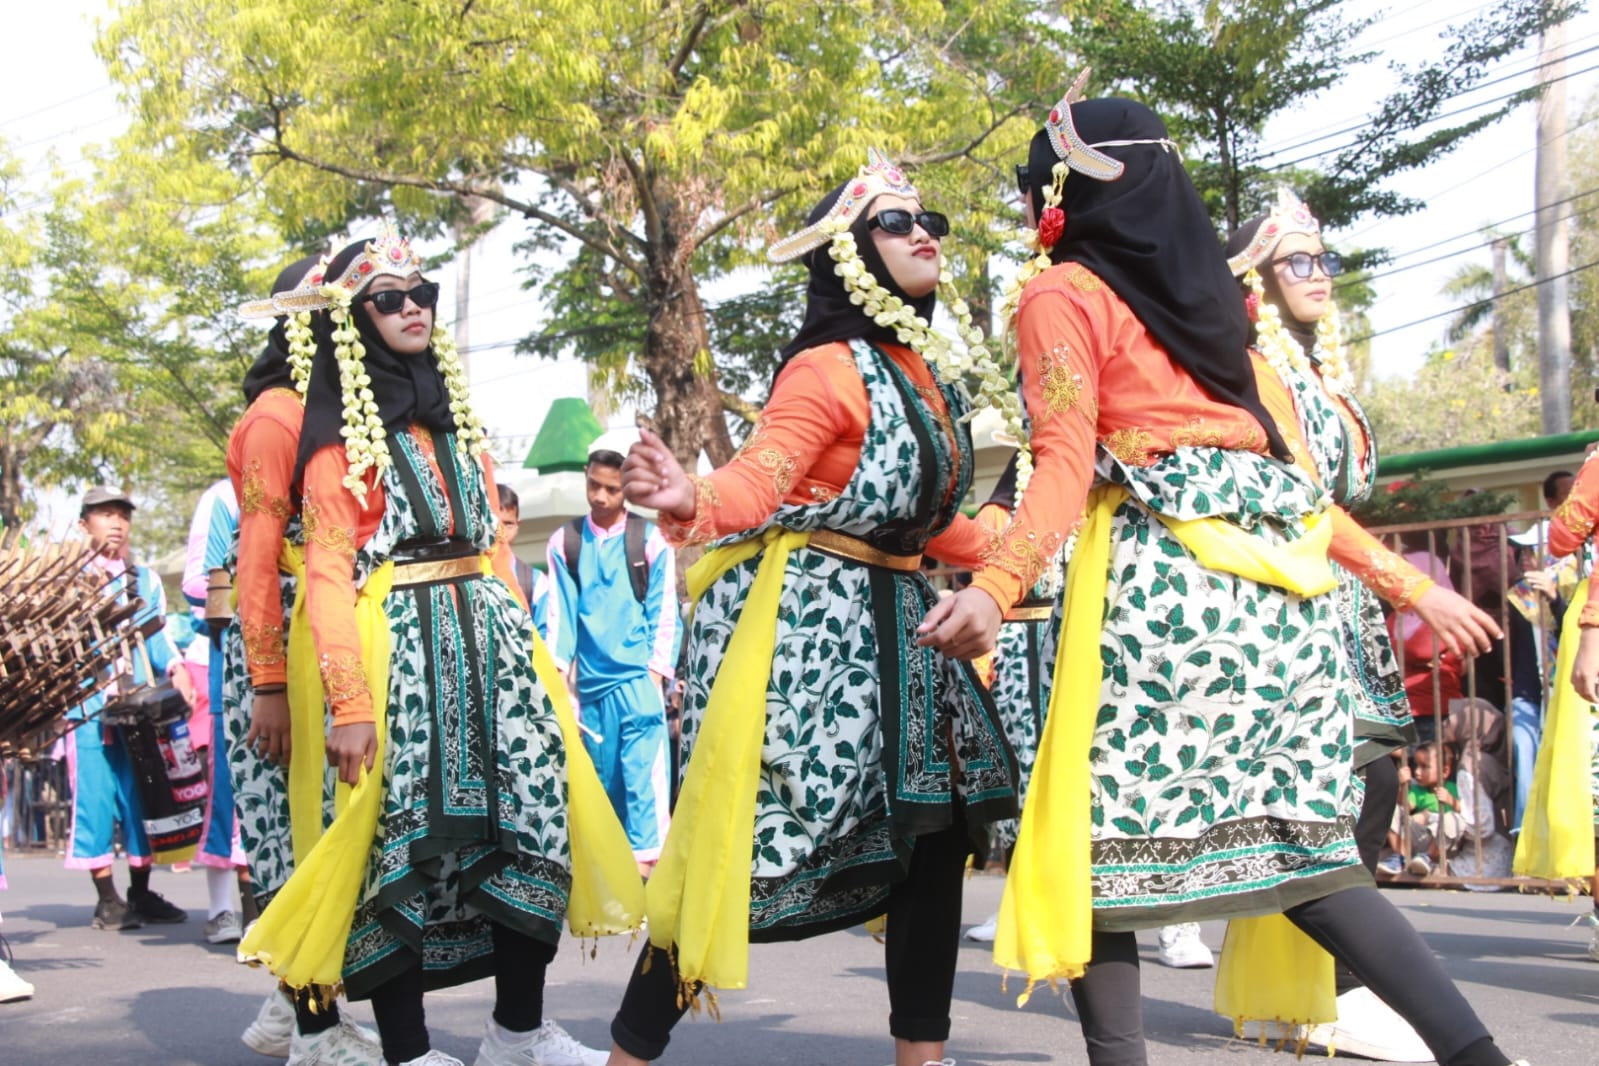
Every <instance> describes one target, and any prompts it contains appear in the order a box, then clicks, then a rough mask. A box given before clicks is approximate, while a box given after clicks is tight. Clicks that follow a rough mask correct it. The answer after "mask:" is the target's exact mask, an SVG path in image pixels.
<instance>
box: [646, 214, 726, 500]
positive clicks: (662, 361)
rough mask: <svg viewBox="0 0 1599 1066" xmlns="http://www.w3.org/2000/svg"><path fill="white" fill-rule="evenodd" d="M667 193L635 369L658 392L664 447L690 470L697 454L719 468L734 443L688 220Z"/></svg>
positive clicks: (658, 419) (651, 253) (649, 263)
mask: <svg viewBox="0 0 1599 1066" xmlns="http://www.w3.org/2000/svg"><path fill="white" fill-rule="evenodd" d="M669 197H670V193H667V192H664V191H661V192H658V193H657V196H656V199H655V202H656V204H657V205H658V206H659V207H660V208H661V215H660V239H659V240H658V241H656V242H652V245H651V247H650V250H649V259H648V261H647V267H646V274H645V278H644V291H645V299H646V300H647V301H648V302H647V304H646V309H647V311H648V313H649V325H648V326H646V327H645V331H644V351H643V354H642V355H641V356H640V359H639V362H640V363H641V364H642V365H643V368H644V374H645V376H646V377H648V378H649V382H650V387H651V388H652V389H653V390H654V391H655V423H656V429H657V430H658V431H659V433H660V434H661V439H662V440H663V441H665V442H666V446H667V447H668V448H670V449H672V454H673V455H675V456H677V459H678V461H679V462H681V463H682V464H683V466H684V468H685V469H687V470H693V469H694V465H695V463H696V461H697V460H698V458H699V453H700V450H701V449H704V451H705V454H706V456H708V457H709V458H710V460H711V462H712V463H713V464H714V465H716V466H721V465H722V464H723V463H725V462H727V461H728V460H729V459H731V458H732V457H733V438H732V436H731V434H729V433H728V430H727V419H726V418H725V417H724V416H723V414H722V399H721V393H720V392H719V391H718V389H717V387H716V378H715V368H714V367H713V366H712V363H711V359H710V358H709V354H708V353H709V352H710V347H711V341H710V333H709V331H708V330H707V329H706V326H705V306H704V304H703V303H701V301H700V290H699V286H698V284H697V283H696V282H695V280H694V274H693V271H692V270H691V269H690V262H691V260H692V258H693V248H692V246H691V243H690V242H691V241H692V237H691V236H690V234H689V232H688V228H689V226H690V225H691V224H692V219H691V218H689V217H688V215H687V213H686V212H681V213H680V212H679V211H677V210H676V207H677V205H676V204H675V203H674V202H672V201H671V200H670V198H669Z"/></svg>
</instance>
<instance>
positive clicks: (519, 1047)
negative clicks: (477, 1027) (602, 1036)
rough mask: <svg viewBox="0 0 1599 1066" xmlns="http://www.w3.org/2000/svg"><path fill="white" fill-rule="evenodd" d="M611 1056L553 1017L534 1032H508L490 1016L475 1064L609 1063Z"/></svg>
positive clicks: (557, 1065)
mask: <svg viewBox="0 0 1599 1066" xmlns="http://www.w3.org/2000/svg"><path fill="white" fill-rule="evenodd" d="M508 1037H511V1039H508ZM610 1057H611V1053H610V1052H609V1051H595V1050H594V1049H593V1048H587V1047H584V1046H583V1045H582V1044H579V1043H578V1042H577V1041H576V1040H574V1039H573V1038H572V1034H571V1033H568V1032H567V1031H566V1030H565V1029H562V1028H561V1025H560V1023H559V1022H556V1021H552V1020H551V1019H549V1018H546V1019H544V1024H543V1025H541V1026H539V1027H538V1028H537V1029H535V1030H533V1031H532V1032H531V1033H507V1032H506V1031H505V1030H504V1029H501V1028H500V1027H499V1026H498V1025H496V1024H495V1022H494V1019H493V1018H490V1019H489V1021H488V1024H487V1025H485V1026H484V1027H483V1043H481V1044H479V1045H478V1049H477V1060H476V1062H475V1063H474V1064H473V1066H605V1063H606V1062H607V1060H609V1059H610Z"/></svg>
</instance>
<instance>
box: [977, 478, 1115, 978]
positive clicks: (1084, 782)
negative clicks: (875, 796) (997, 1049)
mask: <svg viewBox="0 0 1599 1066" xmlns="http://www.w3.org/2000/svg"><path fill="white" fill-rule="evenodd" d="M1126 499H1127V490H1126V489H1124V488H1121V487H1120V486H1113V485H1102V486H1100V487H1098V488H1096V489H1094V490H1093V492H1091V493H1090V494H1089V497H1088V508H1087V513H1086V515H1085V517H1084V519H1083V525H1082V528H1081V529H1079V530H1078V532H1077V549H1076V551H1075V552H1074V553H1073V555H1072V560H1071V563H1070V564H1069V566H1068V567H1067V571H1066V590H1065V597H1066V601H1065V604H1064V607H1063V611H1064V613H1063V615H1062V619H1061V634H1060V646H1059V649H1058V650H1057V651H1056V653H1055V673H1054V677H1055V680H1054V688H1053V689H1052V690H1051V691H1050V696H1049V710H1048V712H1047V715H1046V717H1045V718H1044V734H1043V736H1042V737H1041V738H1040V740H1039V743H1038V758H1037V761H1036V762H1035V763H1034V764H1033V777H1032V782H1031V783H1030V784H1029V785H1028V787H1027V802H1026V804H1025V806H1024V807H1023V809H1022V821H1021V829H1020V831H1019V832H1018V834H1017V838H1016V847H1015V848H1014V849H1013V850H1012V853H1011V864H1010V873H1009V874H1007V875H1006V877H1005V894H1004V895H1003V896H1002V897H1001V899H1000V904H999V926H998V930H997V932H996V934H995V937H994V961H995V962H996V963H998V964H999V965H1000V966H1001V967H1003V968H1004V969H1005V970H1007V971H1008V970H1019V971H1021V973H1022V974H1024V975H1025V976H1026V978H1027V987H1026V988H1025V989H1024V990H1023V991H1022V994H1021V995H1020V996H1019V997H1018V998H1017V1000H1016V1005H1017V1006H1018V1007H1020V1006H1024V1005H1025V1004H1026V1003H1027V1000H1028V998H1029V997H1030V996H1031V995H1032V993H1033V987H1034V986H1035V985H1037V984H1038V983H1039V982H1040V981H1055V980H1058V979H1061V978H1064V979H1066V980H1072V979H1075V978H1078V977H1081V976H1082V974H1083V968H1084V967H1085V966H1087V965H1088V960H1089V956H1090V954H1091V953H1092V946H1091V944H1092V940H1091V937H1092V934H1093V924H1094V922H1093V917H1094V916H1093V901H1092V900H1091V899H1090V895H1089V885H1090V875H1091V867H1092V856H1091V852H1090V847H1089V804H1088V797H1089V791H1090V787H1089V784H1090V783H1089V768H1088V749H1089V747H1090V746H1092V744H1093V741H1094V723H1095V722H1096V721H1097V719H1098V717H1099V693H1100V687H1101V685H1102V683H1103V679H1102V677H1101V675H1100V671H1099V670H1097V669H1083V665H1084V664H1095V663H1098V662H1099V637H1100V629H1101V626H1102V623H1103V620H1104V612H1105V586H1106V581H1107V574H1108V570H1109V567H1110V534H1111V525H1112V519H1113V518H1114V517H1115V514H1116V508H1118V507H1120V506H1121V505H1122V502H1123V501H1124V500H1126ZM1068 663H1070V664H1072V665H1071V666H1070V667H1068V666H1067V664H1068Z"/></svg>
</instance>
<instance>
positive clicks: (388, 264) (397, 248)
mask: <svg viewBox="0 0 1599 1066" xmlns="http://www.w3.org/2000/svg"><path fill="white" fill-rule="evenodd" d="M326 265H327V264H326V263H323V264H321V265H319V266H318V267H317V269H315V270H313V271H312V272H311V273H310V274H308V275H307V276H306V277H305V279H304V280H303V281H302V282H301V283H300V286H299V287H298V288H295V289H290V290H289V291H288V292H281V293H274V294H273V295H272V296H271V298H269V299H266V300H252V301H250V302H249V303H247V304H245V305H244V306H242V307H240V308H239V314H240V315H241V316H242V317H244V318H276V317H277V316H278V315H291V314H295V313H296V312H299V311H321V310H324V309H326V308H329V307H332V306H333V301H332V299H331V298H329V297H328V296H327V294H326V293H324V292H323V291H322V290H323V289H324V288H325V287H326V286H328V285H337V286H338V287H339V288H341V289H343V290H344V291H345V292H346V293H348V294H349V295H350V296H354V295H355V294H356V293H358V292H360V291H361V290H362V289H364V288H366V286H367V285H368V284H370V283H371V281H372V279H374V278H377V277H381V276H383V275H385V274H389V275H392V276H394V277H399V278H403V277H408V276H409V275H411V274H413V273H415V272H417V271H419V270H421V269H422V257H421V256H420V255H418V254H417V253H416V251H415V249H413V248H412V247H411V242H410V241H408V240H406V239H405V238H404V237H402V236H400V235H399V234H398V233H397V232H395V230H394V227H393V226H391V225H389V224H387V223H385V224H384V226H383V229H382V230H381V231H380V232H379V233H378V236H377V238H376V239H375V240H370V241H368V242H367V243H366V247H364V248H362V249H361V252H360V254H359V255H357V256H356V257H355V258H354V259H352V260H351V261H350V265H349V266H347V267H345V269H344V273H342V274H340V275H339V276H338V277H336V278H327V277H324V276H323V273H322V271H323V269H324V268H325V267H326Z"/></svg>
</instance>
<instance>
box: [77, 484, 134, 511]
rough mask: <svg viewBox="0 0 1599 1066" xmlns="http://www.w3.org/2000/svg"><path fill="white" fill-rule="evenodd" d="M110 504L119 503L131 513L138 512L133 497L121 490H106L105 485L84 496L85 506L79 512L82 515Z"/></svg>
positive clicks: (91, 490)
mask: <svg viewBox="0 0 1599 1066" xmlns="http://www.w3.org/2000/svg"><path fill="white" fill-rule="evenodd" d="M108 503H119V504H121V505H122V506H124V507H126V508H127V509H128V510H130V511H132V510H136V508H135V507H134V505H133V499H132V497H130V496H129V495H128V494H127V493H125V492H123V491H122V490H121V489H112V488H106V487H105V486H104V485H101V486H99V487H97V488H92V489H90V490H89V491H88V492H85V493H84V494H83V504H82V506H80V507H79V509H78V510H79V511H80V513H81V512H83V511H87V510H88V509H89V508H91V507H104V506H105V505H106V504H108Z"/></svg>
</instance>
